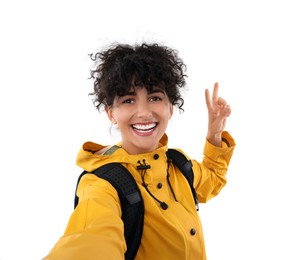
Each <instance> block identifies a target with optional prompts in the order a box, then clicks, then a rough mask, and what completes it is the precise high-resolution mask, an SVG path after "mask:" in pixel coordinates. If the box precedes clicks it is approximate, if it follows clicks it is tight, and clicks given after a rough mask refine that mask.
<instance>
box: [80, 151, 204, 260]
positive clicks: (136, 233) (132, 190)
mask: <svg viewBox="0 0 293 260" xmlns="http://www.w3.org/2000/svg"><path fill="white" fill-rule="evenodd" d="M167 157H168V159H169V160H171V161H172V163H173V164H174V165H175V166H176V167H178V169H179V170H180V172H181V173H182V174H183V175H184V177H185V178H186V179H187V181H188V183H189V186H190V188H191V192H192V195H193V198H194V202H195V205H196V208H197V210H198V209H199V208H198V198H197V195H196V191H195V188H194V187H193V180H194V173H193V170H192V163H191V161H190V160H187V158H186V157H185V156H184V155H183V154H182V153H181V152H179V151H177V150H175V149H168V151H167ZM85 174H95V175H96V176H98V177H99V178H103V179H105V180H107V181H108V182H110V183H111V185H112V186H113V187H114V188H115V189H116V190H117V193H118V196H119V199H120V203H121V210H122V220H123V222H124V237H125V241H126V245H127V251H126V253H125V259H127V260H133V259H134V258H135V256H136V253H137V250H138V248H139V246H140V241H141V236H142V232H143V224H144V203H143V199H142V195H141V192H140V190H139V188H138V186H137V183H136V181H135V180H134V178H133V176H132V175H131V173H130V172H129V171H128V170H127V169H126V168H125V167H124V166H123V165H122V164H120V163H108V164H105V165H103V166H101V167H99V168H98V169H96V170H95V171H93V172H86V171H83V172H82V173H81V174H80V176H79V178H78V180H77V184H76V190H75V199H74V208H76V206H77V205H78V201H79V198H78V196H77V194H76V192H77V188H78V184H79V181H80V179H81V178H82V177H83V176H84V175H85ZM163 203H164V202H163ZM161 206H162V205H161Z"/></svg>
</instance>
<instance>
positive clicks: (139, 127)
mask: <svg viewBox="0 0 293 260" xmlns="http://www.w3.org/2000/svg"><path fill="white" fill-rule="evenodd" d="M157 125H158V123H148V124H133V125H132V128H133V129H134V130H135V131H137V132H140V133H148V132H151V131H152V130H154V129H155V128H156V126H157Z"/></svg>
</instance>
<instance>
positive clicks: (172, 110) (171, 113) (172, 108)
mask: <svg viewBox="0 0 293 260" xmlns="http://www.w3.org/2000/svg"><path fill="white" fill-rule="evenodd" d="M173 112H174V106H173V105H172V103H170V119H171V117H172V115H173Z"/></svg>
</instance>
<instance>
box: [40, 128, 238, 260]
mask: <svg viewBox="0 0 293 260" xmlns="http://www.w3.org/2000/svg"><path fill="white" fill-rule="evenodd" d="M223 138H224V139H225V140H226V142H223V144H222V147H215V146H213V145H212V144H210V143H209V142H208V141H206V144H205V148H204V158H203V161H202V162H201V163H199V162H197V161H195V160H192V164H193V171H194V175H195V176H194V186H195V188H196V192H197V195H198V199H199V202H201V203H202V202H206V201H208V200H209V199H211V198H212V197H214V196H216V195H217V194H218V193H219V192H220V190H221V189H222V188H223V186H224V185H225V184H226V177H225V176H226V172H227V168H228V165H229V161H230V158H231V156H232V154H233V150H234V147H235V143H234V140H233V138H232V137H231V136H230V135H229V134H228V132H224V133H223ZM167 141H168V138H167V136H166V135H164V136H163V137H162V139H161V141H160V146H159V147H158V148H157V149H156V150H155V151H153V152H151V153H146V154H137V155H129V154H128V153H127V152H126V151H125V150H124V149H123V148H119V149H117V150H116V151H115V152H114V153H112V154H111V155H107V154H103V155H101V154H99V151H101V150H103V149H105V146H102V145H98V144H95V143H92V142H87V143H85V144H84V145H83V147H82V149H81V150H80V151H79V154H78V156H77V165H79V166H80V167H82V168H83V169H84V170H86V171H88V172H91V171H93V170H95V169H97V168H98V167H100V166H102V165H104V164H106V163H110V162H120V163H122V164H123V165H124V166H125V167H126V168H127V169H128V170H129V171H130V172H131V174H132V175H133V177H134V178H135V180H136V181H137V184H138V186H139V188H140V191H141V193H142V197H143V200H144V207H145V215H144V228H143V234H142V239H141V245H140V247H139V250H138V252H137V255H136V258H135V259H137V260H149V259H160V260H164V259H166V260H170V259H180V260H190V259H197V260H205V259H206V252H205V245H204V238H203V232H202V226H201V222H200V218H199V215H198V212H197V210H196V206H195V203H194V199H193V196H192V193H191V190H190V187H189V184H188V182H187V180H186V179H185V177H184V176H183V174H182V173H180V172H179V173H178V172H177V171H178V170H177V168H174V167H173V165H172V164H171V165H170V168H169V173H170V183H171V187H172V189H173V191H174V194H175V197H176V200H175V198H174V196H173V193H172V192H171V188H170V186H169V185H168V181H167V177H166V176H167V167H168V163H167V157H166V151H167V149H168V147H167ZM187 158H188V157H187ZM143 160H145V162H146V163H147V164H149V165H150V166H151V168H150V169H148V170H147V171H146V173H145V176H144V181H145V183H146V184H147V185H148V189H149V191H150V192H151V194H152V195H153V196H155V197H156V198H157V199H159V200H160V201H164V202H165V203H167V204H168V206H169V207H168V209H166V210H164V209H162V208H161V207H160V205H159V203H158V202H157V201H156V200H155V199H154V198H153V197H152V196H151V195H150V194H149V193H148V192H147V190H146V189H145V187H143V186H142V176H141V174H142V172H141V171H138V170H137V169H136V167H137V166H138V161H143ZM77 194H78V196H79V204H78V206H77V207H76V209H75V210H74V212H73V213H72V215H71V217H70V220H69V223H68V226H67V228H66V231H65V233H64V235H63V236H62V237H61V238H60V240H59V241H58V242H57V243H56V245H55V246H54V248H53V249H52V250H51V252H50V253H49V254H48V256H46V257H45V258H44V260H97V259H101V260H112V259H113V260H119V259H124V253H125V251H126V243H125V239H124V228H123V221H122V219H121V215H122V212H121V207H120V202H119V197H118V194H117V192H116V190H115V189H114V188H113V187H112V185H111V184H110V183H108V182H107V181H105V180H104V179H101V178H98V177H96V176H95V175H92V174H86V175H85V176H84V177H82V179H81V181H80V183H79V187H78V190H77Z"/></svg>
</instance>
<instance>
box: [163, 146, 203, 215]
mask: <svg viewBox="0 0 293 260" xmlns="http://www.w3.org/2000/svg"><path fill="white" fill-rule="evenodd" d="M167 156H168V158H169V159H171V160H172V162H173V163H174V164H175V165H176V166H177V167H178V169H179V170H180V171H181V172H182V174H183V175H184V176H185V178H186V179H187V181H188V183H189V186H190V188H191V192H192V195H193V198H194V202H195V205H196V209H197V210H199V207H198V198H197V194H196V191H195V188H194V186H193V181H194V173H193V170H192V162H191V160H187V158H186V157H185V155H184V154H183V153H181V152H179V151H178V150H176V149H168V151H167Z"/></svg>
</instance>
